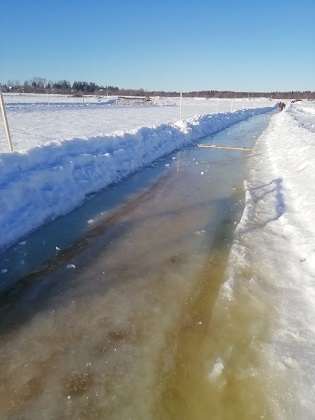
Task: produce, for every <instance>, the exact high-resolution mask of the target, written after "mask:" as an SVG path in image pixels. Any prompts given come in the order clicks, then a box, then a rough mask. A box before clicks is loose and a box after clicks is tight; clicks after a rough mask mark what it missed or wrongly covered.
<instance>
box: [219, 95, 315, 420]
mask: <svg viewBox="0 0 315 420" xmlns="http://www.w3.org/2000/svg"><path fill="white" fill-rule="evenodd" d="M314 164H315V103H314V102H313V103H305V104H304V103H303V104H301V103H299V104H290V105H289V106H288V107H287V108H286V110H285V111H283V112H281V113H279V114H278V115H275V116H274V117H273V118H272V119H271V123H270V124H269V127H268V128H267V130H266V131H265V132H264V133H263V134H262V136H261V137H260V138H259V139H258V141H257V143H256V145H255V147H254V149H253V153H252V157H251V164H250V174H249V179H248V180H247V181H246V182H245V189H246V197H245V201H246V205H245V210H244V213H243V217H242V219H241V221H240V223H239V225H238V226H237V229H236V232H235V241H234V245H233V247H232V250H231V254H230V263H229V270H228V274H227V280H226V282H225V283H224V284H223V286H222V287H221V291H220V294H221V299H219V301H218V302H220V304H222V300H223V301H225V302H232V301H233V299H234V297H235V294H236V293H240V289H241V290H242V292H241V293H244V294H248V293H250V296H251V297H250V301H249V303H248V304H249V305H252V306H253V305H256V312H258V311H261V313H262V314H263V316H262V318H264V320H265V322H268V319H269V318H270V312H271V311H272V312H275V313H274V314H273V316H272V320H273V321H272V323H271V325H270V329H271V331H272V333H271V335H272V337H273V339H272V341H271V342H268V341H267V342H265V343H264V345H263V348H262V352H263V353H264V355H265V357H266V358H267V363H268V366H269V367H270V366H271V369H272V370H273V372H274V377H275V378H281V380H282V381H284V382H287V390H286V392H283V393H282V394H281V395H282V397H281V398H283V401H282V405H283V406H284V407H287V411H286V410H284V412H285V415H284V414H283V412H281V411H279V412H278V416H277V418H286V419H287V418H309V419H310V418H313V417H312V416H313V413H314V412H315V399H314V391H315V381H314V378H315V368H314V366H315V355H314V352H313V349H314V344H315V327H314V326H315V240H314V238H315V221H314V214H315V194H314V185H315V173H314V170H313V168H314ZM242 272H244V273H246V275H243V274H240V273H242ZM262 273H263V278H264V283H262ZM266 295H267V299H268V300H269V302H270V306H268V307H266V308H261V307H259V305H260V304H261V302H262V301H264V300H265V299H266ZM259 296H265V297H264V298H262V299H260V302H258V299H259ZM255 300H256V303H255ZM275 320H277V321H275ZM242 328H245V326H242ZM262 329H263V326H262V325H259V323H258V322H257V334H256V335H258V334H261V331H262ZM256 335H255V333H254V334H253V342H254V341H255V340H256ZM292 377H293V378H295V379H294V381H293V380H292ZM277 398H279V395H278V396H277V397H276V396H275V397H274V399H275V400H276V399H277ZM291 400H294V401H295V402H294V403H293V404H292V403H290V401H291ZM278 403H279V401H278ZM275 404H277V403H276V401H275Z"/></svg>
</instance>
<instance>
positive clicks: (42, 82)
mask: <svg viewBox="0 0 315 420" xmlns="http://www.w3.org/2000/svg"><path fill="white" fill-rule="evenodd" d="M1 88H2V91H3V92H17V93H59V94H67V95H74V96H81V95H121V96H167V97H170V96H171V97H172V96H179V94H180V92H176V91H173V92H167V91H160V90H159V91H155V90H152V91H151V90H150V91H149V90H144V89H121V88H118V87H116V86H99V85H97V84H96V83H93V82H81V81H75V82H73V83H72V84H71V83H70V82H68V81H67V80H59V81H58V82H52V81H47V80H46V79H43V78H41V77H33V79H31V80H25V82H24V83H23V84H20V82H19V81H17V80H15V81H12V80H9V81H8V83H7V84H5V85H2V86H1ZM182 94H183V97H200V98H247V97H250V98H260V97H265V98H273V99H315V92H311V91H305V92H299V91H298V92H297V91H290V92H234V91H229V90H224V91H221V90H202V91H192V92H182Z"/></svg>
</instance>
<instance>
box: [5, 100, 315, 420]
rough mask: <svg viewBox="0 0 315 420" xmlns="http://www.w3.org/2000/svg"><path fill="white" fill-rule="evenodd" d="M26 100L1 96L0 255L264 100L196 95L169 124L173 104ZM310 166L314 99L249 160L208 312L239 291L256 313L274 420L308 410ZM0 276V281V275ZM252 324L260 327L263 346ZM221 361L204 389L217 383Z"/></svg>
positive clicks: (276, 126) (259, 107)
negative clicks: (277, 386) (7, 132)
mask: <svg viewBox="0 0 315 420" xmlns="http://www.w3.org/2000/svg"><path fill="white" fill-rule="evenodd" d="M36 98H37V97H36ZM36 98H30V97H27V96H26V95H25V96H22V97H20V98H18V101H17V98H14V99H15V102H14V101H11V102H10V100H11V99H12V98H10V97H7V98H6V101H7V103H8V106H7V107H8V118H9V122H10V123H12V127H13V129H12V133H13V138H14V145H15V149H16V150H17V151H15V152H13V153H6V152H4V153H1V154H0V189H1V195H0V226H1V237H0V248H2V249H5V247H7V246H8V245H10V244H12V243H14V242H17V241H20V242H19V244H20V245H21V246H23V244H25V241H24V240H22V239H23V236H25V235H26V234H27V233H28V232H30V231H32V230H34V229H36V228H38V227H39V226H40V225H41V224H43V223H47V222H49V221H51V220H53V219H54V218H56V217H58V216H60V215H63V214H66V213H67V212H70V211H71V210H73V209H74V208H76V207H77V206H80V205H81V204H82V202H83V201H84V200H85V199H86V197H87V196H88V195H89V194H91V193H92V192H95V191H98V190H100V189H103V188H105V187H106V186H108V185H110V184H111V183H114V182H118V181H119V180H121V179H122V178H124V177H126V176H128V175H129V174H131V173H132V172H135V171H137V170H139V169H141V168H142V167H144V166H145V165H148V164H150V163H151V162H153V161H154V160H156V159H159V158H160V157H162V156H164V155H166V154H169V153H171V152H172V151H174V150H175V149H180V148H182V147H185V146H188V145H191V144H194V143H197V142H198V141H199V140H200V139H201V138H202V137H203V136H207V135H210V134H212V133H214V132H216V131H219V130H222V129H224V128H226V127H229V126H230V125H231V124H234V123H236V122H238V121H242V120H244V119H246V118H248V117H249V116H251V115H254V114H256V113H263V112H267V111H268V110H270V109H271V108H272V107H273V106H274V104H275V101H273V102H270V101H269V102H267V101H264V100H260V101H259V100H257V101H256V102H255V103H254V102H253V101H247V102H246V101H242V100H238V101H236V100H234V101H233V102H232V101H227V100H226V101H219V100H213V101H209V100H208V101H207V100H201V99H200V98H198V100H195V101H193V100H190V101H189V100H186V102H185V103H184V105H185V106H184V109H183V115H184V119H183V120H179V118H178V99H177V98H176V99H174V100H173V99H169V100H168V101H166V100H165V101H164V102H163V101H161V102H160V103H155V104H154V105H150V106H142V107H141V106H129V107H127V106H125V107H124V106H117V107H116V108H115V107H114V104H113V103H112V102H109V101H108V98H104V99H103V100H102V101H101V102H98V103H96V102H95V103H94V102H93V100H94V101H95V99H86V105H85V106H84V107H83V104H82V99H77V98H76V99H73V98H68V99H67V100H65V99H61V98H60V97H57V96H56V97H50V98H47V97H46V96H45V95H44V96H41V97H40V98H39V99H38V100H37V102H36V101H35V99H36ZM30 99H31V100H30ZM48 99H49V105H48ZM173 101H175V102H173ZM87 104H89V105H87ZM245 108H246V109H245ZM196 111H197V112H196ZM217 111H219V113H218V112H217ZM195 114H199V115H195ZM194 115H195V116H194ZM118 129H120V131H117V130H118ZM18 133H19V134H18ZM102 133H103V134H102ZM47 141H48V142H47ZM0 147H1V149H2V150H4V148H5V137H4V134H1V135H0ZM314 165H315V103H314V102H309V101H308V102H306V101H304V102H297V103H292V104H291V103H289V104H287V107H286V108H285V110H284V111H283V112H281V113H280V112H279V113H277V114H275V115H274V116H273V117H272V118H271V122H270V124H269V126H268V128H267V129H266V130H265V131H264V132H263V134H262V135H261V136H260V137H259V139H258V140H257V142H256V144H255V146H254V149H253V151H252V153H251V157H250V168H249V172H248V178H247V180H246V182H245V194H246V196H245V209H244V213H243V217H242V219H241V221H240V223H239V224H238V226H237V228H236V231H235V240H234V243H233V246H232V249H231V253H230V258H229V265H228V270H227V273H226V281H225V282H224V283H223V285H222V286H221V289H220V293H219V296H218V299H217V307H216V311H215V312H214V314H215V313H218V312H219V311H220V310H226V308H228V307H229V305H230V302H232V301H233V298H234V297H235V295H236V294H240V293H243V295H244V296H248V304H249V305H251V307H252V308H254V310H255V312H256V313H257V314H258V315H260V317H258V316H257V322H256V324H253V323H252V324H251V327H250V328H251V331H250V337H251V339H252V343H255V342H256V341H259V343H260V345H261V353H262V355H263V356H264V357H265V360H266V365H268V366H269V369H271V370H272V371H273V372H274V378H275V379H274V381H277V380H278V379H277V378H280V380H282V383H287V385H288V386H287V389H286V390H285V391H283V392H282V391H279V395H280V396H279V395H275V396H273V397H272V398H273V400H274V404H275V406H276V410H277V409H278V415H277V418H279V419H282V418H286V419H288V418H292V419H293V418H305V419H306V418H312V415H313V413H314V412H315V399H314V392H315V381H314V378H315V354H314V351H313V349H314V345H315V240H314V238H315V219H314V214H315V191H314V189H315V187H314V185H315V173H314V169H313V168H314ZM201 175H202V172H201ZM196 234H200V232H196ZM56 249H57V250H58V248H56ZM67 268H69V269H70V268H75V266H74V265H68V266H67ZM0 270H1V274H2V275H4V276H5V275H6V272H7V269H6V267H5V266H3V267H0ZM262 273H263V276H262ZM262 279H263V280H264V281H262ZM262 296H263V297H264V298H263V299H260V297H262ZM222 308H223V309H222ZM214 316H215V315H214ZM271 320H272V322H271ZM269 321H270V325H269ZM264 323H266V324H268V328H270V330H271V333H270V335H269V338H268V339H266V340H263V339H261V336H264V335H263V333H264V331H265V328H266V326H265V325H264ZM253 325H254V326H255V327H253ZM240 328H242V329H245V328H246V325H243V324H242V325H240ZM258 337H259V338H260V339H259V340H258ZM270 337H271V338H270ZM253 345H254V344H253ZM221 357H222V355H218V358H217V362H216V363H215V364H214V366H213V368H212V369H211V370H210V373H209V376H208V379H209V381H210V382H215V381H217V380H221V381H222V384H223V383H224V381H223V379H222V378H221V376H222V375H223V372H224V366H225V360H223V358H221ZM257 369H258V368H257ZM262 370H263V368H262ZM251 374H252V375H254V374H256V373H255V372H254V371H253V370H252V371H251ZM292 378H294V380H292ZM292 401H295V403H292ZM277 405H278V406H277ZM286 407H289V408H287V409H286Z"/></svg>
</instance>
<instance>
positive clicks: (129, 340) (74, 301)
mask: <svg viewBox="0 0 315 420" xmlns="http://www.w3.org/2000/svg"><path fill="white" fill-rule="evenodd" d="M269 118H270V114H268V115H262V116H256V117H253V118H251V119H249V120H247V121H244V122H242V123H239V124H236V125H234V126H232V127H230V128H229V129H226V130H224V131H221V132H220V133H218V134H216V135H215V136H211V137H209V138H206V139H203V140H201V141H200V143H203V144H214V143H215V144H217V145H231V146H236V147H239V146H243V147H251V146H252V144H253V143H254V141H255V139H256V138H257V137H258V136H259V135H260V134H261V132H262V131H263V130H264V129H265V127H266V126H267V123H268V121H269ZM247 159H248V152H245V151H235V150H228V151H227V150H213V149H207V148H198V147H197V146H196V145H195V146H193V147H190V148H187V149H186V150H183V151H179V152H177V153H174V154H172V155H171V156H169V157H168V158H166V159H164V160H162V161H160V162H158V163H156V164H154V165H152V166H151V167H149V168H146V169H144V170H143V171H141V172H140V173H137V174H135V175H134V176H132V177H130V178H129V179H128V180H125V181H124V182H122V183H121V184H119V185H116V186H113V187H111V188H109V189H108V190H107V191H103V192H102V193H100V194H98V195H96V196H95V197H91V199H90V200H89V201H88V202H87V203H86V204H85V205H84V206H83V207H82V208H81V209H78V210H77V211H75V212H73V213H72V214H71V215H68V216H67V217H64V218H60V219H58V220H57V221H55V222H54V223H52V224H50V225H49V226H46V227H44V228H43V229H41V230H40V231H38V232H36V233H35V234H33V235H30V237H28V238H25V241H22V242H21V243H20V244H19V245H17V246H16V247H13V248H12V249H11V250H9V251H8V252H7V253H6V254H5V255H3V256H1V258H2V259H4V260H5V261H6V264H7V266H8V267H9V268H10V270H9V271H8V273H10V272H11V273H12V274H11V277H10V278H9V277H8V282H7V283H6V284H7V285H8V284H12V285H15V287H12V288H11V289H10V288H8V287H7V288H6V287H5V284H4V282H3V284H2V292H3V294H2V298H1V307H0V310H1V321H0V328H1V330H0V331H1V343H0V372H1V375H0V377H1V382H0V389H1V392H0V418H1V419H25V420H26V419H27V420H36V419H38V420H43V419H64V418H70V419H92V418H98V419H113V420H115V419H119V420H124V419H126V420H127V419H137V420H138V419H148V420H150V419H152V420H155V419H161V420H162V419H166V420H168V419H189V420H190V419H194V420H202V419H257V418H272V415H271V414H270V412H268V410H269V408H268V402H267V401H266V396H265V394H264V392H263V386H264V384H263V383H262V381H258V380H255V378H252V379H251V380H247V381H237V380H236V374H235V371H236V370H237V368H238V363H239V359H238V358H237V357H234V358H231V360H232V361H231V366H229V372H230V374H229V378H230V380H229V383H228V384H226V383H225V382H224V383H223V381H222V380H220V370H222V366H221V365H220V362H217V353H218V345H217V341H219V340H217V338H218V337H219V336H220V334H222V332H223V333H224V328H225V325H224V322H223V323H221V324H219V325H213V323H211V318H212V310H213V306H214V304H215V302H216V298H217V295H218V291H219V288H220V285H221V284H222V281H223V280H224V271H225V269H226V262H227V258H228V255H229V249H230V246H231V244H232V240H233V232H234V229H235V227H236V224H237V223H238V221H239V220H240V217H241V214H242V211H243V195H244V193H243V180H244V179H245V177H246V162H247ZM21 260H23V264H20V263H21ZM41 265H42V267H41V268H39V266H41ZM21 266H22V268H21ZM23 270H24V271H23ZM28 271H34V272H33V273H29V274H27V275H26V273H27V272H28ZM10 282H11V283H10ZM235 306H237V303H236V305H235ZM242 339H243V341H244V346H246V337H242V331H238V332H237V333H236V334H235V336H233V335H232V334H231V341H232V343H231V346H233V340H237V341H238V342H242ZM250 357H251V359H255V354H253V353H251V355H250ZM251 362H253V360H251ZM249 405H250V410H249Z"/></svg>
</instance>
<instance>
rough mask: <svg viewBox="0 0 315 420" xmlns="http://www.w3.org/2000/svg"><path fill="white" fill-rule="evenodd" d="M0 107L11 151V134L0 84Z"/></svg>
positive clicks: (11, 150)
mask: <svg viewBox="0 0 315 420" xmlns="http://www.w3.org/2000/svg"><path fill="white" fill-rule="evenodd" d="M0 108H1V113H2V118H3V122H4V128H5V132H6V135H7V139H8V144H9V149H10V152H13V147H12V141H11V134H10V129H9V124H8V119H7V113H6V110H5V105H4V100H3V96H2V90H1V86H0Z"/></svg>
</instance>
